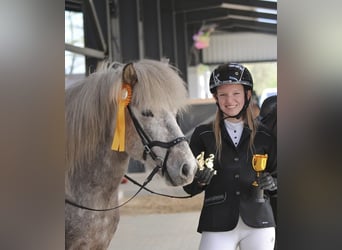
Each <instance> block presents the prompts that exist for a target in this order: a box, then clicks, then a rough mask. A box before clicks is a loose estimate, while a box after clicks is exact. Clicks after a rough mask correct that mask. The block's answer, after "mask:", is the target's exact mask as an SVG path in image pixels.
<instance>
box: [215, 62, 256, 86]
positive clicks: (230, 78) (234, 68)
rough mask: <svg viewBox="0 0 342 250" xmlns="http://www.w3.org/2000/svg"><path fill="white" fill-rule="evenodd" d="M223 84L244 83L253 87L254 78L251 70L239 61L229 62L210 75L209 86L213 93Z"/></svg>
mask: <svg viewBox="0 0 342 250" xmlns="http://www.w3.org/2000/svg"><path fill="white" fill-rule="evenodd" d="M223 84H242V85H244V86H246V87H247V88H248V89H251V90H252V89H253V79H252V75H251V73H250V72H249V70H248V69H247V68H246V67H244V66H242V65H241V64H238V63H228V64H223V65H220V66H218V67H217V68H216V69H214V71H213V72H212V73H211V75H210V80H209V88H210V92H211V93H215V92H216V87H218V86H220V85H223Z"/></svg>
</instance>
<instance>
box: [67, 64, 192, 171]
mask: <svg viewBox="0 0 342 250" xmlns="http://www.w3.org/2000/svg"><path fill="white" fill-rule="evenodd" d="M123 67H124V65H123V64H120V63H104V64H102V66H101V67H99V68H98V69H97V71H96V72H94V73H92V74H91V75H89V76H88V77H87V78H85V79H83V80H81V81H79V82H77V83H75V84H73V85H72V86H70V87H69V88H67V89H66V95H65V110H66V111H65V112H66V114H65V119H66V136H67V140H66V163H67V166H68V167H69V168H72V167H75V166H77V165H81V164H83V163H84V162H90V161H91V160H92V159H94V158H95V157H96V153H97V152H98V150H99V148H100V147H103V146H104V145H105V143H106V138H108V137H109V136H110V135H111V133H112V131H114V129H115V128H114V127H113V126H114V124H115V123H114V122H113V121H114V120H115V115H116V106H117V100H118V98H119V93H120V90H121V86H122V70H123ZM133 68H134V70H135V73H136V75H135V77H136V79H137V83H136V84H134V87H133V93H132V100H131V105H133V106H136V107H139V109H141V110H144V109H149V110H152V111H153V112H158V111H160V110H168V111H172V112H177V111H180V110H182V108H183V107H185V104H186V99H187V91H186V88H185V84H184V81H183V80H182V79H181V77H180V76H179V74H178V72H177V70H176V68H174V67H173V66H171V65H169V64H167V63H163V62H159V61H153V60H146V59H145V60H141V61H137V62H134V63H133ZM107 143H108V142H107Z"/></svg>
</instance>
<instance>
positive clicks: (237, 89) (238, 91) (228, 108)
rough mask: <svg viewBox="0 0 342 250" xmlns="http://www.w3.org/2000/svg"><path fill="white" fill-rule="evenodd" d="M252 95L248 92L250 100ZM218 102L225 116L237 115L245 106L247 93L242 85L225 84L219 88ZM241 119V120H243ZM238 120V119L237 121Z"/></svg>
mask: <svg viewBox="0 0 342 250" xmlns="http://www.w3.org/2000/svg"><path fill="white" fill-rule="evenodd" d="M250 95H251V93H250V91H248V96H247V98H249V97H250ZM216 98H217V102H218V104H219V106H220V108H221V110H222V111H223V113H224V115H225V116H227V115H228V116H234V115H237V114H238V113H239V112H240V111H241V110H242V108H243V105H244V104H245V93H244V88H243V85H242V84H224V85H221V86H218V87H217V96H216ZM241 119H242V118H240V119H239V120H241ZM235 120H236V119H235Z"/></svg>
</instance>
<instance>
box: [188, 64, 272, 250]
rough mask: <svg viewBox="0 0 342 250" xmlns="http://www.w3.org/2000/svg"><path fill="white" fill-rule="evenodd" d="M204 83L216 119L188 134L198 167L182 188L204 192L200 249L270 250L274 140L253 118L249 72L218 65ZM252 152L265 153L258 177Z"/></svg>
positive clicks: (232, 66)
mask: <svg viewBox="0 0 342 250" xmlns="http://www.w3.org/2000/svg"><path fill="white" fill-rule="evenodd" d="M209 88H210V91H211V93H212V94H213V96H214V98H215V100H216V103H217V111H216V119H215V121H214V122H213V123H211V124H206V125H200V126H198V127H197V128H196V129H195V131H194V133H193V135H192V137H191V140H190V146H191V149H192V151H193V153H194V155H195V156H198V159H200V158H201V156H202V159H200V161H199V162H202V163H201V164H200V165H202V166H200V167H199V170H198V172H197V174H196V177H195V178H194V181H193V182H192V183H191V184H189V185H187V186H184V187H183V188H184V190H185V191H186V192H187V193H189V194H192V195H196V194H199V193H200V192H202V191H205V196H204V202H203V207H202V210H201V215H200V219H199V225H198V229H197V230H198V232H199V233H201V234H202V236H201V242H200V247H199V249H200V250H235V249H236V248H237V247H239V248H240V250H271V249H273V248H274V242H275V221H274V217H273V212H272V208H271V205H270V201H269V196H270V195H271V194H274V193H275V192H277V191H276V190H277V181H276V141H275V137H274V136H273V135H272V134H271V133H270V132H269V130H268V129H267V128H266V127H264V126H262V125H259V124H258V122H257V120H256V119H254V118H253V114H252V109H251V107H250V100H251V97H252V91H253V79H252V76H251V74H250V72H249V71H248V69H247V68H245V67H244V66H242V65H240V64H236V63H229V64H224V65H220V66H219V67H217V68H216V69H215V70H214V71H213V72H212V74H211V77H210V82H209ZM254 155H264V156H266V157H267V161H266V167H265V170H264V171H262V173H261V176H260V177H257V172H256V171H255V170H254V169H253V166H252V161H253V156H254ZM210 161H212V163H211V164H207V166H204V167H203V165H205V164H203V163H208V162H210ZM208 165H210V166H208ZM211 165H213V168H211ZM255 181H256V182H255ZM253 183H254V184H253ZM255 183H257V184H255ZM260 193H261V194H262V195H263V196H262V197H261V199H260V197H259V198H258V194H260Z"/></svg>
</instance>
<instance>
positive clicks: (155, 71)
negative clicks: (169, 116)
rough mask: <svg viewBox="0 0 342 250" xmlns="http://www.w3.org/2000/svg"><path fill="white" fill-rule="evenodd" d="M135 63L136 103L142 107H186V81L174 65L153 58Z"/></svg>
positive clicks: (155, 108)
mask: <svg viewBox="0 0 342 250" xmlns="http://www.w3.org/2000/svg"><path fill="white" fill-rule="evenodd" d="M133 65H134V69H135V71H136V75H137V80H138V82H137V84H136V85H135V86H134V89H133V102H135V105H137V106H138V107H140V108H141V109H152V110H158V109H160V110H170V111H172V110H173V111H179V110H182V109H183V108H184V107H185V105H186V100H187V91H186V88H185V83H184V81H183V80H182V78H181V77H180V76H179V74H178V72H177V71H176V69H175V68H174V67H172V66H171V65H169V64H167V63H163V62H159V61H153V60H142V61H138V62H136V63H134V64H133Z"/></svg>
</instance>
